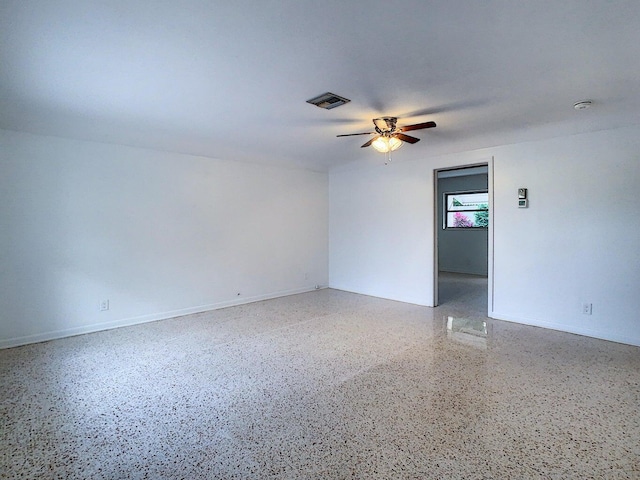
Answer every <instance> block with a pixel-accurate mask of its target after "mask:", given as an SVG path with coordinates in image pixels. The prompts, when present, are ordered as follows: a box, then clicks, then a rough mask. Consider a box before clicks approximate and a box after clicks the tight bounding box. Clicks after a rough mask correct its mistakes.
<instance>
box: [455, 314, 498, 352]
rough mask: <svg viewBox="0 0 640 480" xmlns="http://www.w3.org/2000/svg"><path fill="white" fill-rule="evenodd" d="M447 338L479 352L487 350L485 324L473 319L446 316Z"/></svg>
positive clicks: (482, 321)
mask: <svg viewBox="0 0 640 480" xmlns="http://www.w3.org/2000/svg"><path fill="white" fill-rule="evenodd" d="M445 318H446V322H447V338H448V339H449V340H451V341H454V342H457V343H462V344H465V345H469V346H471V347H474V348H478V349H480V350H486V349H487V338H488V329H487V322H486V321H484V320H480V319H473V318H456V317H453V316H451V315H448V316H447V317H445Z"/></svg>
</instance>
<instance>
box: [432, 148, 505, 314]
mask: <svg viewBox="0 0 640 480" xmlns="http://www.w3.org/2000/svg"><path fill="white" fill-rule="evenodd" d="M493 164H494V158H493V157H490V158H487V159H486V160H484V161H479V162H475V163H468V164H462V165H454V166H450V167H442V168H435V169H434V170H433V213H434V215H433V267H434V268H433V306H434V307H437V306H438V278H439V275H440V272H439V265H438V231H439V230H438V229H439V228H441V227H442V225H440V224H439V223H440V222H439V221H438V214H439V212H438V201H439V198H438V173H439V172H444V171H448V170H461V169H464V168H470V167H483V166H486V167H487V173H488V175H487V179H488V182H487V190H488V193H489V228H488V232H487V233H488V235H487V236H488V241H487V243H488V245H487V257H488V258H487V262H488V265H487V317H491V315H492V314H493V306H494V305H493V303H494V295H493V289H494V260H493V258H494V225H495V209H494V195H493V188H494V182H493Z"/></svg>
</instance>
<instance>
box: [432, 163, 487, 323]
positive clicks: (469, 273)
mask: <svg viewBox="0 0 640 480" xmlns="http://www.w3.org/2000/svg"><path fill="white" fill-rule="evenodd" d="M434 178H435V196H436V198H435V206H436V215H435V218H436V226H435V227H436V228H435V232H436V233H435V259H434V265H435V269H434V270H435V277H436V278H435V282H434V286H435V288H434V305H435V306H438V305H447V306H449V307H451V308H453V309H461V310H465V311H467V312H469V313H473V314H477V315H481V316H489V313H490V311H491V310H492V308H491V307H492V306H491V304H490V302H489V299H490V298H491V296H490V295H489V292H490V291H491V290H492V285H491V284H490V283H491V282H490V274H491V273H492V272H491V268H490V266H491V262H490V258H491V257H492V252H490V248H489V247H490V242H491V240H492V239H491V238H490V237H492V235H491V232H492V222H493V218H492V216H491V214H492V211H491V210H492V209H491V199H492V194H491V190H490V183H491V182H490V172H489V163H483V164H475V165H469V166H460V167H455V168H450V169H442V170H436V171H435V176H434Z"/></svg>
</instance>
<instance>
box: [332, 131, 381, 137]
mask: <svg viewBox="0 0 640 480" xmlns="http://www.w3.org/2000/svg"><path fill="white" fill-rule="evenodd" d="M374 133H375V132H364V133H347V134H345V135H336V137H353V136H354V135H373V134H374Z"/></svg>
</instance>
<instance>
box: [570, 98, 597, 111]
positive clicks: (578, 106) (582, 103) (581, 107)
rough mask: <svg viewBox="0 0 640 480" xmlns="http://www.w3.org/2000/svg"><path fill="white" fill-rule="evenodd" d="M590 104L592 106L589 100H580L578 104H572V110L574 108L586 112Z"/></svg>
mask: <svg viewBox="0 0 640 480" xmlns="http://www.w3.org/2000/svg"><path fill="white" fill-rule="evenodd" d="M592 104H593V102H592V101H591V100H582V101H580V102H576V103H574V104H573V108H575V109H576V110H586V109H587V108H589V107H590V106H591V105H592Z"/></svg>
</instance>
